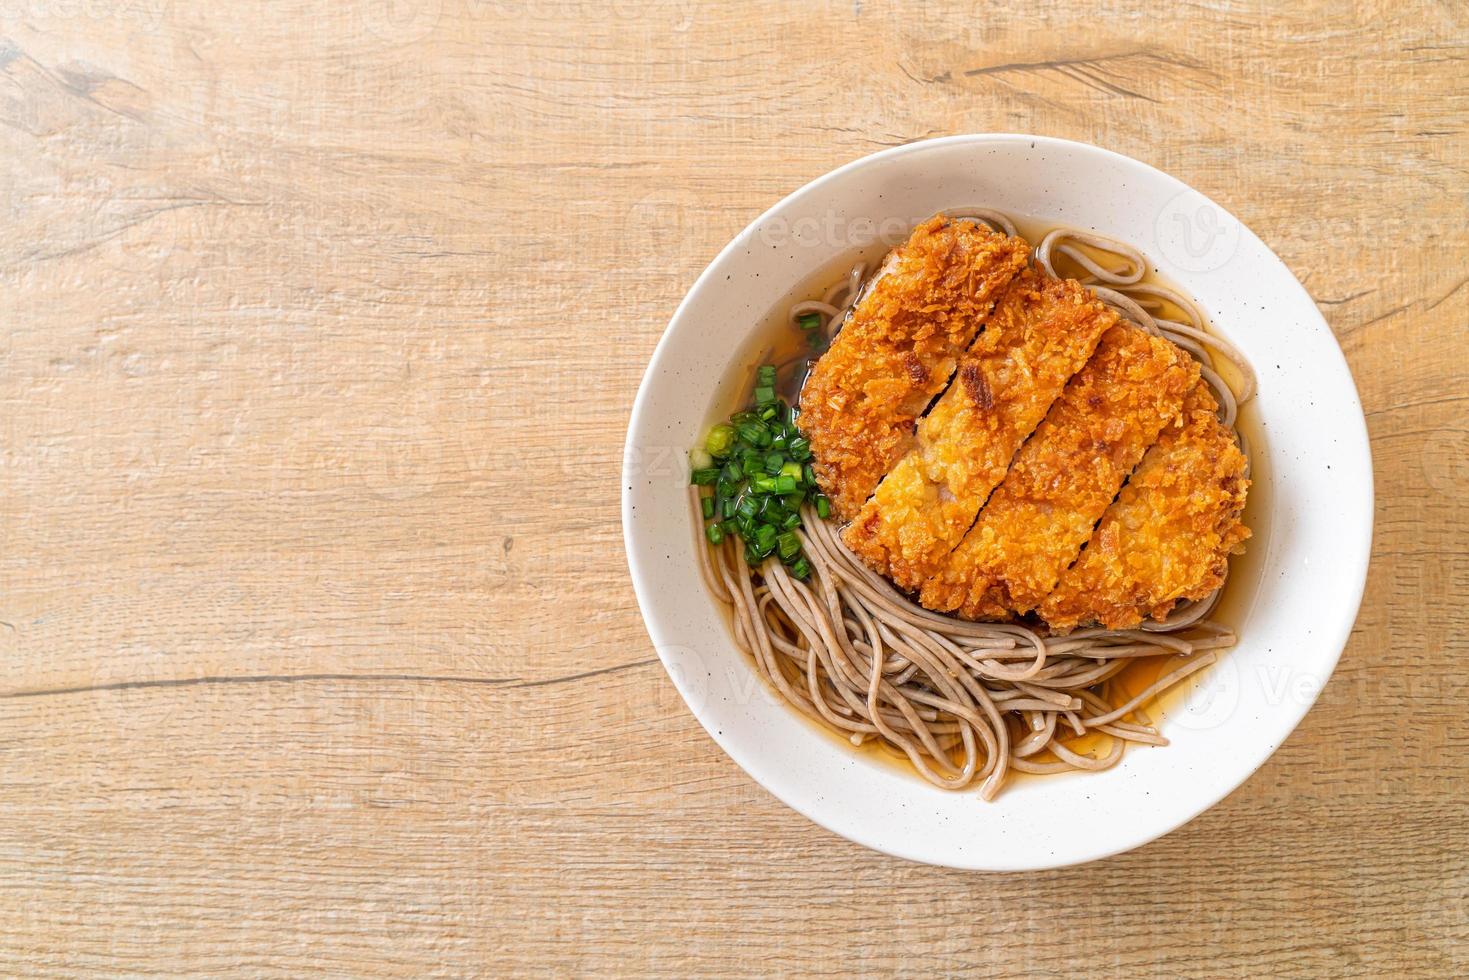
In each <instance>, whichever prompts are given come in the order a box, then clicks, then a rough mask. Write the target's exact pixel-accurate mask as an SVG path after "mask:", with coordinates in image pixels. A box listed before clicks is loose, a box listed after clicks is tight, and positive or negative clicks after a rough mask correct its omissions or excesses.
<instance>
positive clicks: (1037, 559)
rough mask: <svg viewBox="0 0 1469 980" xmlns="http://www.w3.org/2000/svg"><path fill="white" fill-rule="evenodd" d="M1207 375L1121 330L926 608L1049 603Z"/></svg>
mask: <svg viewBox="0 0 1469 980" xmlns="http://www.w3.org/2000/svg"><path fill="white" fill-rule="evenodd" d="M1198 378H1199V367H1198V364H1197V363H1196V362H1195V361H1194V360H1193V359H1192V358H1190V357H1189V356H1188V355H1187V353H1185V352H1184V351H1183V350H1182V349H1181V348H1179V347H1177V346H1176V345H1174V344H1172V343H1170V342H1169V341H1167V340H1164V339H1162V338H1160V337H1153V336H1150V335H1149V334H1147V333H1145V332H1144V331H1142V330H1141V329H1139V328H1138V327H1135V326H1132V325H1131V324H1126V323H1118V324H1116V325H1115V326H1113V327H1111V328H1110V329H1109V330H1108V331H1107V332H1106V333H1105V334H1104V335H1103V336H1102V340H1101V342H1100V343H1099V344H1098V345H1097V348H1096V351H1095V353H1094V354H1093V355H1092V357H1091V360H1089V361H1088V362H1087V364H1086V366H1085V367H1084V368H1082V370H1081V371H1079V372H1078V373H1077V374H1076V376H1075V377H1074V378H1072V379H1071V382H1070V383H1069V384H1067V386H1066V389H1065V391H1063V392H1062V394H1061V397H1060V398H1058V399H1057V400H1056V403H1055V404H1054V405H1052V406H1051V410H1050V412H1049V413H1048V414H1047V415H1046V419H1045V421H1044V422H1042V423H1041V424H1040V426H1039V427H1037V429H1036V430H1035V433H1034V435H1032V436H1031V438H1030V439H1029V440H1028V441H1027V442H1026V443H1025V445H1024V446H1023V447H1022V448H1021V450H1020V452H1019V453H1018V454H1017V455H1016V457H1015V463H1014V465H1013V466H1012V467H1011V468H1010V472H1009V473H1008V474H1007V475H1006V476H1005V479H1004V481H1003V482H1001V484H1000V486H999V487H998V488H997V489H996V490H995V492H994V494H993V495H992V496H991V497H990V500H989V502H988V503H987V504H985V507H984V509H983V510H982V511H981V512H980V515H979V520H978V521H976V522H975V525H974V527H973V528H972V529H970V531H969V533H968V534H967V535H965V537H964V540H963V541H962V542H960V544H959V546H958V547H957V548H955V549H954V550H953V551H952V552H950V553H949V555H948V558H947V559H946V561H945V566H944V569H943V570H942V572H940V573H939V574H938V575H936V576H935V577H933V578H931V579H930V580H929V581H928V582H927V583H926V584H925V585H924V587H923V593H922V599H921V601H922V603H923V605H925V606H927V607H929V608H930V609H938V610H944V611H948V610H955V609H957V610H959V614H960V615H961V616H963V617H964V618H966V619H998V618H1004V617H1006V616H1011V615H1017V614H1024V613H1027V612H1029V611H1030V610H1031V609H1033V608H1035V606H1037V605H1039V604H1040V602H1041V601H1042V600H1044V599H1045V597H1046V596H1047V595H1049V594H1050V592H1051V590H1052V589H1053V588H1054V587H1055V585H1056V582H1057V580H1058V579H1059V578H1060V576H1061V573H1062V572H1063V571H1065V570H1066V568H1067V566H1069V565H1070V564H1071V562H1072V561H1073V560H1074V559H1075V558H1076V555H1077V553H1078V552H1079V551H1080V550H1081V547H1082V545H1084V544H1085V543H1086V541H1087V539H1088V538H1089V537H1090V536H1091V532H1092V529H1093V527H1094V526H1095V525H1096V523H1097V521H1098V520H1099V519H1100V518H1101V517H1102V514H1103V513H1104V512H1105V511H1106V509H1107V506H1108V505H1109V504H1110V503H1111V502H1112V499H1113V498H1114V497H1115V496H1116V495H1117V491H1118V489H1119V488H1120V487H1121V486H1122V483H1123V481H1124V480H1125V479H1126V478H1127V476H1128V474H1129V473H1131V472H1132V470H1133V468H1134V467H1135V466H1136V465H1137V464H1138V461H1139V460H1141V459H1142V457H1143V454H1144V453H1145V452H1146V451H1147V449H1148V447H1149V446H1151V445H1152V444H1153V442H1154V441H1155V440H1156V439H1157V438H1158V435H1159V433H1160V432H1161V431H1162V430H1163V428H1164V426H1166V425H1169V424H1170V423H1172V422H1174V421H1175V420H1176V419H1177V418H1178V417H1179V415H1180V413H1181V412H1182V409H1183V401H1184V396H1185V395H1187V393H1188V391H1189V389H1190V388H1192V387H1193V385H1194V384H1195V383H1196V382H1197V381H1198Z"/></svg>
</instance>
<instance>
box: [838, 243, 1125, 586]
mask: <svg viewBox="0 0 1469 980" xmlns="http://www.w3.org/2000/svg"><path fill="white" fill-rule="evenodd" d="M1116 322H1117V314H1116V313H1114V312H1112V311H1111V310H1109V309H1108V308H1107V307H1105V306H1103V305H1102V304H1101V303H1100V302H1098V301H1097V300H1095V299H1093V298H1092V296H1091V294H1090V293H1088V292H1087V291H1086V289H1085V288H1084V287H1082V286H1081V285H1080V284H1079V283H1077V282H1075V281H1074V280H1071V279H1055V278H1052V277H1051V276H1049V275H1047V274H1046V273H1044V272H1042V271H1040V270H1037V269H1026V270H1025V271H1024V272H1022V273H1021V274H1020V275H1019V276H1018V277H1016V279H1015V280H1014V281H1012V282H1011V283H1010V285H1009V287H1008V288H1007V289H1006V290H1005V292H1004V293H1003V294H1002V295H1001V297H1000V300H999V302H997V303H996V304H995V310H994V313H993V314H992V315H991V316H990V318H989V321H988V322H987V323H986V324H985V328H984V332H983V333H981V334H980V335H979V338H978V339H977V340H975V342H974V344H973V345H972V346H971V347H970V348H969V351H968V352H967V353H966V354H965V355H964V357H963V358H962V359H961V360H960V362H959V372H958V375H957V376H956V379H955V381H954V383H953V384H952V385H950V386H949V390H948V391H946V392H944V394H943V396H942V397H941V398H940V399H939V401H938V403H937V404H936V405H935V406H934V407H933V410H932V411H931V412H929V413H928V415H926V416H925V417H924V418H923V420H922V421H920V422H919V423H918V435H917V444H916V445H915V446H914V448H913V449H912V450H910V451H909V452H908V454H907V455H906V456H904V457H903V458H902V460H901V461H899V463H898V465H897V466H896V467H894V468H893V470H892V472H890V473H889V474H888V475H887V477H886V478H885V479H884V480H883V481H882V483H880V484H879V485H878V487H877V493H876V494H875V495H874V496H873V497H872V499H871V500H869V501H867V503H866V505H864V506H863V508H862V510H861V512H860V513H859V514H858V515H857V517H856V519H855V520H854V521H853V522H852V523H851V524H850V525H848V527H847V529H846V531H845V532H844V533H843V538H844V540H845V541H846V543H847V546H848V547H849V548H851V549H852V551H853V552H854V553H856V554H857V555H858V556H859V557H861V558H862V560H863V561H865V562H866V563H867V564H868V566H870V567H871V568H874V569H876V570H877V571H878V572H880V573H882V574H884V575H887V576H889V577H890V578H891V579H892V580H893V581H894V582H895V583H896V584H897V585H898V586H899V587H900V588H904V589H910V590H911V589H917V588H918V587H920V586H921V585H922V584H923V583H924V582H925V581H926V580H927V579H929V578H930V577H932V576H933V575H935V574H936V573H937V572H938V571H939V570H940V569H942V568H943V561H944V557H945V556H946V555H947V554H948V553H949V551H950V550H952V549H953V547H954V546H955V545H956V544H958V543H959V540H960V539H961V538H963V537H964V533H965V532H966V531H968V530H969V527H970V525H972V524H973V523H974V517H975V515H976V514H978V513H979V509H980V507H981V506H982V505H983V504H984V502H985V500H986V499H987V498H988V497H989V495H990V492H991V491H992V490H994V488H995V487H996V486H997V485H998V484H999V483H1000V481H1001V480H1003V479H1004V478H1005V471H1006V470H1008V469H1009V467H1010V461H1011V460H1012V459H1013V458H1014V456H1015V451H1016V450H1017V449H1019V448H1020V445H1021V443H1023V442H1024V441H1025V437H1026V436H1028V435H1030V433H1031V432H1032V431H1034V429H1035V427H1036V426H1037V425H1039V424H1040V421H1041V420H1042V419H1043V418H1045V415H1046V410H1047V409H1048V408H1050V406H1051V403H1052V402H1054V401H1055V400H1056V398H1057V396H1058V395H1060V394H1061V391H1062V389H1063V388H1064V387H1065V386H1066V382H1067V380H1068V379H1069V378H1070V377H1071V376H1072V375H1073V374H1075V373H1076V372H1077V371H1078V370H1079V369H1080V368H1081V366H1082V365H1083V364H1085V363H1086V361H1087V359H1088V358H1089V357H1091V354H1092V350H1093V349H1094V348H1095V347H1096V345H1097V341H1098V340H1099V339H1100V338H1101V336H1102V334H1103V333H1104V332H1105V331H1106V330H1107V329H1108V328H1109V327H1111V326H1112V324H1114V323H1116Z"/></svg>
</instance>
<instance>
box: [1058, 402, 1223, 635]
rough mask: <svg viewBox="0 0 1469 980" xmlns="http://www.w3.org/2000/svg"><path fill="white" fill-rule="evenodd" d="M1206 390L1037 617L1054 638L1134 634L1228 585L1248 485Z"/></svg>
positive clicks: (1146, 462)
mask: <svg viewBox="0 0 1469 980" xmlns="http://www.w3.org/2000/svg"><path fill="white" fill-rule="evenodd" d="M1217 412H1218V405H1217V404H1216V403H1215V401H1214V396H1213V395H1212V394H1211V393H1210V391H1209V386H1208V385H1207V384H1205V383H1203V382H1202V381H1201V382H1199V383H1198V384H1196V385H1195V386H1194V388H1193V390H1192V391H1191V392H1190V393H1189V396H1188V399H1187V401H1186V402H1185V404H1184V411H1183V418H1182V424H1181V425H1178V426H1174V427H1170V428H1169V429H1167V430H1166V431H1165V432H1164V433H1163V437H1162V438H1161V439H1159V440H1158V443H1157V444H1156V445H1155V446H1153V448H1152V449H1150V450H1148V453H1147V455H1146V456H1144V457H1143V461H1142V463H1141V464H1140V465H1139V466H1138V468H1137V471H1136V472H1135V473H1134V474H1133V475H1132V479H1130V480H1129V481H1128V483H1127V486H1125V487H1124V488H1123V489H1122V493H1121V494H1120V495H1119V496H1118V498H1117V501H1116V502H1115V503H1113V504H1112V506H1110V507H1109V508H1107V512H1106V513H1105V514H1104V515H1103V516H1102V520H1101V523H1100V524H1098V525H1097V528H1096V530H1095V531H1094V532H1093V533H1092V536H1091V540H1090V541H1089V542H1088V543H1087V546H1086V549H1085V550H1084V551H1082V553H1081V557H1080V558H1079V559H1077V561H1076V563H1075V564H1074V565H1072V566H1071V567H1070V568H1069V569H1067V570H1066V572H1065V573H1063V574H1062V576H1061V580H1060V582H1059V583H1058V584H1057V585H1056V588H1055V589H1054V590H1053V591H1052V592H1051V594H1050V595H1049V596H1047V597H1046V599H1045V601H1044V602H1043V603H1041V606H1040V609H1039V613H1040V616H1041V618H1043V619H1044V620H1045V621H1046V622H1047V623H1048V624H1049V625H1050V626H1051V627H1052V628H1053V629H1056V630H1058V631H1065V632H1069V631H1070V630H1072V629H1074V628H1075V627H1076V626H1078V625H1080V624H1082V623H1090V622H1097V623H1100V624H1101V625H1102V626H1105V627H1106V628H1107V629H1130V628H1131V627H1134V626H1137V625H1138V624H1139V623H1141V622H1142V621H1143V619H1144V618H1151V619H1155V620H1156V619H1163V618H1164V617H1166V616H1167V615H1168V613H1169V612H1170V611H1171V610H1172V609H1173V607H1174V606H1175V605H1176V604H1177V603H1178V602H1179V601H1181V600H1194V599H1203V598H1205V597H1206V596H1208V595H1210V594H1211V593H1213V592H1214V591H1215V590H1216V589H1218V588H1219V587H1220V586H1222V585H1223V584H1224V580H1225V576H1226V575H1227V574H1228V569H1229V555H1230V554H1231V553H1233V552H1236V551H1238V550H1240V547H1241V545H1243V543H1244V541H1245V539H1247V538H1248V537H1249V536H1250V531H1249V529H1248V528H1246V527H1245V526H1244V525H1243V524H1241V523H1240V518H1241V515H1242V514H1243V512H1244V507H1245V494H1246V491H1247V490H1248V489H1249V486H1250V481H1249V480H1248V479H1246V478H1245V472H1246V469H1247V461H1246V460H1245V456H1244V454H1243V453H1242V452H1241V451H1240V449H1239V446H1238V445H1237V444H1236V443H1235V439H1234V435H1233V434H1232V433H1231V432H1230V431H1229V430H1228V429H1226V428H1225V427H1224V425H1223V424H1222V423H1220V421H1219V417H1218V415H1217Z"/></svg>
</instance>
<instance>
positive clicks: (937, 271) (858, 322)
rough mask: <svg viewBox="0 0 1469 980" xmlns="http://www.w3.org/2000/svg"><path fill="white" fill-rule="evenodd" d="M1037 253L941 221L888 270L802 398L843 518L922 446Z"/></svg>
mask: <svg viewBox="0 0 1469 980" xmlns="http://www.w3.org/2000/svg"><path fill="white" fill-rule="evenodd" d="M1029 254H1030V247H1029V246H1028V245H1027V244H1026V243H1025V242H1024V241H1023V240H1022V239H1019V238H1008V237H1006V236H1004V235H998V234H995V233H994V232H992V231H990V230H989V229H988V228H986V227H984V226H983V225H980V224H978V223H976V222H969V221H956V220H954V219H951V218H947V217H944V216H943V215H938V216H935V217H933V218H931V219H929V220H928V221H926V222H924V223H923V224H921V225H919V226H918V227H917V228H915V229H914V231H913V234H912V236H911V237H910V238H909V239H908V241H907V242H906V243H905V244H904V245H902V246H901V247H900V248H898V249H897V250H896V251H895V252H894V253H893V254H892V255H891V256H889V258H888V260H887V262H885V263H884V271H883V274H882V275H881V276H880V278H878V279H877V280H876V281H875V282H874V283H873V284H872V286H871V288H870V289H869V290H868V292H867V295H866V296H864V297H863V298H862V301H861V302H860V303H858V304H857V307H856V309H855V310H853V312H852V316H851V318H850V320H849V321H848V322H847V324H846V325H845V326H844V327H843V328H842V330H841V333H839V334H838V335H837V338H836V340H835V341H834V342H833V343H832V345H831V349H830V350H828V351H827V352H826V354H825V355H823V356H822V358H821V360H820V361H818V362H817V363H816V366H815V367H814V368H813V369H812V371H811V376H810V377H809V378H808V379H807V381H806V387H805V390H804V391H803V392H802V394H801V414H800V421H799V425H800V427H801V430H802V431H803V432H805V434H806V436H807V438H809V439H810V440H811V449H812V452H813V453H814V454H815V458H816V463H815V470H816V477H817V480H818V482H819V483H820V484H821V488H822V490H823V491H825V493H826V494H827V495H828V496H830V497H831V502H832V508H833V510H834V511H835V513H836V515H837V517H839V518H841V519H844V520H845V519H850V518H851V517H852V516H853V515H854V514H856V513H857V511H858V510H859V509H860V508H861V506H862V504H863V503H864V502H865V501H866V500H867V498H868V497H869V496H871V495H872V491H873V489H874V488H876V486H877V483H878V481H879V480H880V479H882V476H883V474H884V473H886V472H887V471H888V469H889V468H890V467H891V466H892V465H893V463H895V462H897V460H898V458H899V457H900V456H902V454H903V453H904V452H905V451H906V450H907V448H908V447H909V445H910V444H911V443H912V440H913V430H914V423H915V421H916V420H917V418H918V416H919V415H920V414H922V412H923V410H924V409H925V408H926V407H927V406H928V403H929V402H930V401H931V400H932V399H933V396H934V395H936V394H938V393H939V392H940V391H942V390H943V388H944V386H945V385H947V384H948V383H949V378H950V377H951V376H952V375H953V373H954V366H955V364H956V363H957V361H958V358H959V355H960V354H961V353H963V352H964V350H965V349H966V348H967V347H968V346H969V344H970V342H971V341H972V340H973V339H974V337H975V334H977V333H978V332H979V329H980V327H981V325H982V324H983V323H984V320H985V318H986V317H987V316H989V313H990V310H991V308H992V307H993V306H994V302H995V299H996V297H998V296H999V294H1000V291H1001V290H1002V289H1004V287H1005V286H1006V285H1007V284H1008V283H1009V282H1010V280H1011V279H1012V278H1014V276H1015V275H1016V274H1017V273H1018V272H1019V271H1020V270H1021V269H1022V268H1023V267H1024V265H1025V263H1026V260H1027V259H1028V257H1029Z"/></svg>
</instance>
